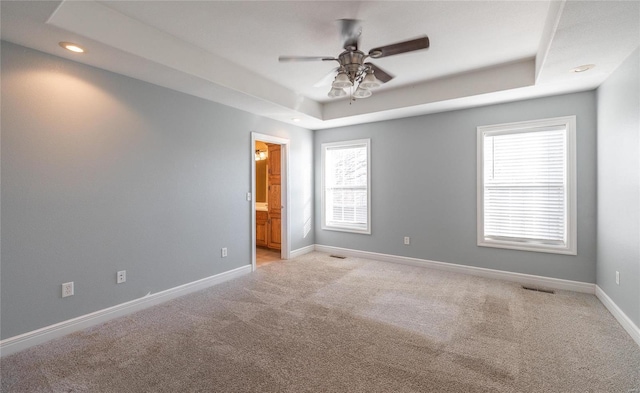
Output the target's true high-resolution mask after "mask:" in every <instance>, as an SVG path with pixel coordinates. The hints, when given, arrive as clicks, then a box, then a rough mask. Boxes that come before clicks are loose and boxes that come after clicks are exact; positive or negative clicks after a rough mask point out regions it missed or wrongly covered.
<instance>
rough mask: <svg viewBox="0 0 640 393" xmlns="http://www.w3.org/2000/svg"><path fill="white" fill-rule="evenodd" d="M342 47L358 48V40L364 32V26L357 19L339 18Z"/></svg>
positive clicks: (352, 49) (347, 48) (346, 48)
mask: <svg viewBox="0 0 640 393" xmlns="http://www.w3.org/2000/svg"><path fill="white" fill-rule="evenodd" d="M338 25H339V26H340V40H341V41H342V47H343V48H344V49H345V50H348V51H354V50H358V40H359V39H360V34H362V26H360V21H359V20H357V19H338Z"/></svg>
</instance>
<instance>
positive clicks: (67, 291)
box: [62, 281, 73, 297]
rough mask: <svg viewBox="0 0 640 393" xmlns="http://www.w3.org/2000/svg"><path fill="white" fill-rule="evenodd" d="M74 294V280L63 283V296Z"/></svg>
mask: <svg viewBox="0 0 640 393" xmlns="http://www.w3.org/2000/svg"><path fill="white" fill-rule="evenodd" d="M67 296H73V281H71V282H65V283H64V284H62V297H67Z"/></svg>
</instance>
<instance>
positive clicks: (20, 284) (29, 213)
mask: <svg viewBox="0 0 640 393" xmlns="http://www.w3.org/2000/svg"><path fill="white" fill-rule="evenodd" d="M1 55H2V67H1V68H2V69H1V71H2V81H1V83H2V91H1V93H2V104H1V105H2V106H1V110H2V122H1V127H2V195H1V198H2V199H1V201H2V218H1V231H2V252H1V258H2V266H1V269H2V275H1V276H2V278H1V280H2V281H1V310H0V312H1V314H2V324H1V330H2V334H1V337H2V338H3V339H4V338H7V337H12V336H15V335H17V334H21V333H25V332H27V331H31V330H34V329H37V328H41V327H43V326H47V325H50V324H53V323H56V322H60V321H63V320H67V319H69V318H73V317H76V316H79V315H83V314H87V313H90V312H93V311H96V310H99V309H102V308H105V307H109V306H113V305H116V304H119V303H122V302H126V301H129V300H132V299H136V298H139V297H142V296H144V295H146V294H147V293H149V292H151V293H155V292H158V291H162V290H165V289H168V288H172V287H175V286H177V285H181V284H185V283H188V282H191V281H194V280H198V279H201V278H204V277H208V276H211V275H214V274H216V273H220V272H224V271H227V270H230V269H233V268H236V267H240V266H243V265H247V264H249V263H250V255H251V246H250V242H251V228H250V226H251V223H250V212H251V208H252V205H251V202H247V201H246V199H245V194H246V192H248V191H249V190H250V189H251V179H250V168H251V165H252V164H253V161H252V156H251V155H250V152H251V150H252V149H251V146H250V145H251V135H250V132H251V131H256V132H260V133H265V134H270V135H275V136H279V137H284V138H289V139H290V140H291V153H290V158H291V165H290V168H291V174H290V181H291V197H292V202H291V213H292V219H291V224H292V229H291V236H292V244H291V248H292V249H297V248H300V247H304V246H307V245H311V244H313V243H314V233H313V231H311V232H310V233H308V234H307V235H306V237H305V236H304V223H305V222H304V211H305V208H306V209H307V210H308V209H309V206H310V204H312V203H313V201H312V195H313V169H312V168H313V158H312V155H313V148H312V146H313V132H312V131H309V130H306V129H302V128H299V127H294V126H290V125H286V124H282V123H278V122H275V121H271V120H268V119H265V118H261V117H259V116H255V115H251V114H248V113H245V112H242V111H239V110H235V109H232V108H229V107H226V106H222V105H219V104H215V103H212V102H209V101H205V100H202V99H199V98H195V97H192V96H188V95H185V94H182V93H178V92H175V91H172V90H169V89H166V88H162V87H158V86H155V85H152V84H148V83H145V82H141V81H138V80H134V79H131V78H127V77H123V76H120V75H117V74H113V73H110V72H106V71H103V70H99V69H96V68H92V67H88V66H85V65H82V64H79V63H75V62H71V61H68V60H64V59H61V58H58V57H54V56H50V55H46V54H43V53H40V52H37V51H34V50H31V49H27V48H23V47H20V46H16V45H13V44H10V43H6V42H2V53H1ZM221 247H228V249H229V257H228V258H226V259H222V258H220V248H221ZM123 269H126V270H127V282H126V283H125V284H121V285H116V283H115V274H116V271H117V270H123ZM67 281H74V282H75V292H76V295H75V296H73V297H70V298H65V299H62V298H61V296H60V290H61V289H60V284H61V283H63V282H67Z"/></svg>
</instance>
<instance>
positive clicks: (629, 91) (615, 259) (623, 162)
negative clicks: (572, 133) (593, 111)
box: [597, 49, 640, 326]
mask: <svg viewBox="0 0 640 393" xmlns="http://www.w3.org/2000/svg"><path fill="white" fill-rule="evenodd" d="M639 70H640V51H639V50H638V49H636V51H635V52H634V53H632V54H631V56H630V57H629V58H628V59H627V60H626V61H625V62H624V63H623V64H622V65H621V66H620V67H619V68H618V69H617V70H616V71H615V72H614V73H613V74H612V75H611V76H610V77H609V78H608V79H607V80H606V82H605V83H604V84H602V85H601V86H600V87H599V88H598V281H597V283H598V286H599V287H600V288H602V290H604V292H605V293H606V294H607V295H608V296H609V297H610V298H611V299H612V300H613V301H614V302H615V303H616V304H617V305H618V307H620V309H622V311H624V313H625V314H627V316H628V317H629V318H631V320H632V321H633V322H634V323H635V324H636V326H640V77H639V74H640V71H639ZM616 271H619V272H620V285H616V281H615V277H616V276H615V273H616Z"/></svg>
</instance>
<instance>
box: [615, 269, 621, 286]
mask: <svg viewBox="0 0 640 393" xmlns="http://www.w3.org/2000/svg"><path fill="white" fill-rule="evenodd" d="M616 284H617V285H620V272H619V271H617V270H616Z"/></svg>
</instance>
